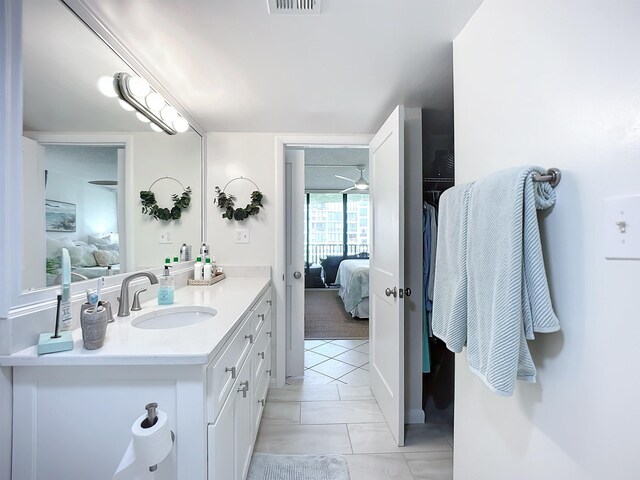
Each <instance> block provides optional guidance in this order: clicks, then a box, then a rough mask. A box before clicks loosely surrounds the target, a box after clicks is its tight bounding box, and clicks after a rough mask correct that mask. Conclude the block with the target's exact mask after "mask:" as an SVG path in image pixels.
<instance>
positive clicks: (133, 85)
mask: <svg viewBox="0 0 640 480" xmlns="http://www.w3.org/2000/svg"><path fill="white" fill-rule="evenodd" d="M127 86H128V87H129V90H130V91H131V93H133V94H134V95H135V96H136V97H141V98H144V97H146V96H147V95H148V94H149V92H150V91H151V87H150V86H149V84H148V83H147V81H146V80H145V79H144V78H140V77H129V78H128V79H127Z"/></svg>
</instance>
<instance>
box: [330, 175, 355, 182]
mask: <svg viewBox="0 0 640 480" xmlns="http://www.w3.org/2000/svg"><path fill="white" fill-rule="evenodd" d="M334 177H336V178H341V179H343V180H348V181H350V182H353V183H355V182H356V181H355V180H354V179H352V178H347V177H343V176H342V175H334Z"/></svg>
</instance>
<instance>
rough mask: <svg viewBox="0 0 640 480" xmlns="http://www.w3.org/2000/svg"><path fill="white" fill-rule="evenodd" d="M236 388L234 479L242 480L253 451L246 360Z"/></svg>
mask: <svg viewBox="0 0 640 480" xmlns="http://www.w3.org/2000/svg"><path fill="white" fill-rule="evenodd" d="M238 380H239V382H238V384H237V385H238V386H237V388H236V389H235V393H234V392H232V396H233V395H235V401H234V420H233V429H234V448H235V477H233V478H235V479H236V480H243V479H244V478H245V477H246V476H247V471H248V470H249V461H250V460H251V452H252V451H253V436H252V421H251V420H252V419H251V404H252V400H253V389H254V388H255V385H252V383H253V382H252V378H251V361H249V360H248V359H247V361H246V362H244V366H243V367H242V369H241V370H240V374H239V375H238ZM227 478H232V477H227Z"/></svg>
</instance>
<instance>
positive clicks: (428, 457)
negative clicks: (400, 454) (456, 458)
mask: <svg viewBox="0 0 640 480" xmlns="http://www.w3.org/2000/svg"><path fill="white" fill-rule="evenodd" d="M404 457H405V459H406V461H407V464H408V465H409V468H410V469H411V473H412V474H413V477H414V478H415V479H416V480H451V479H452V478H453V453H452V452H422V453H405V454H404Z"/></svg>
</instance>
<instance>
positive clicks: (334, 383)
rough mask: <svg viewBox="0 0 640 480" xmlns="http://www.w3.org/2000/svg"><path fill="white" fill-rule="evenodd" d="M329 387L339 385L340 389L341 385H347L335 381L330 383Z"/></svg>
mask: <svg viewBox="0 0 640 480" xmlns="http://www.w3.org/2000/svg"><path fill="white" fill-rule="evenodd" d="M329 385H338V387H340V385H346V383H344V382H341V381H340V380H334V381H333V382H331V383H329Z"/></svg>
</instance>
